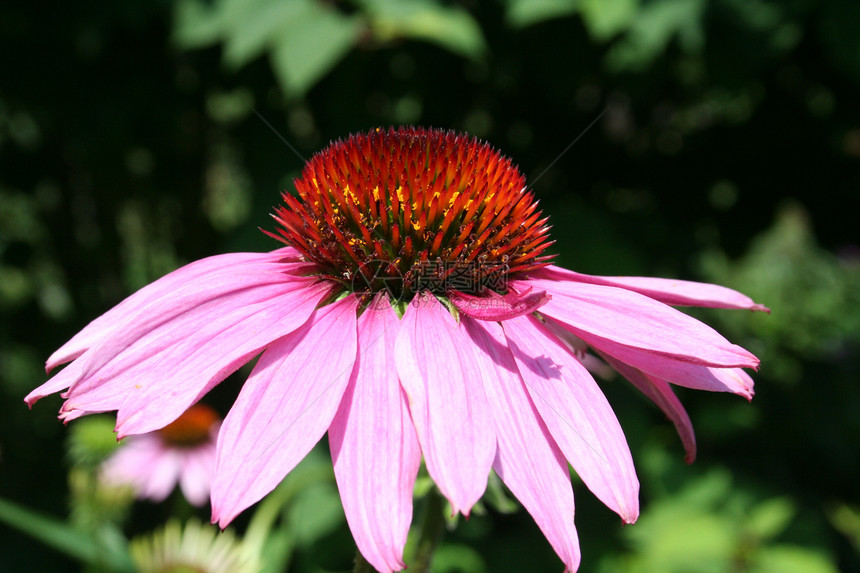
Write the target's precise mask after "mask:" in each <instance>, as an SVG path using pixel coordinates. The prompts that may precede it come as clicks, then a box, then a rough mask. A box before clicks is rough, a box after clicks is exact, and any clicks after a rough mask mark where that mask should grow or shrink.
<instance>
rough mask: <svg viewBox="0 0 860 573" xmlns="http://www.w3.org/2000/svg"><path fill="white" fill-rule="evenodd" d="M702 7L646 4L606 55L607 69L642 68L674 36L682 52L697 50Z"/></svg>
mask: <svg viewBox="0 0 860 573" xmlns="http://www.w3.org/2000/svg"><path fill="white" fill-rule="evenodd" d="M618 1H619V2H621V1H624V0H618ZM705 7H706V5H705V2H704V0H655V1H653V2H649V3H647V4H645V5H644V6H642V8H641V9H639V10H638V12H637V13H636V14H634V15H633V16H634V18H633V20H632V22H631V23H630V27H629V30H628V32H627V33H626V34H625V35H624V37H623V38H622V39H621V40H620V41H619V43H618V44H616V45H615V46H613V47H612V49H611V50H610V52H609V53H608V54H607V56H606V59H607V63H608V64H609V66H610V68H612V69H614V70H620V69H641V68H642V67H644V66H645V65H647V64H650V63H651V61H653V60H654V59H655V58H656V57H657V56H659V55H660V54H661V53H662V52H663V50H664V49H665V48H666V46H667V45H668V44H669V42H670V41H671V40H672V39H673V38H675V37H677V38H678V40H679V43H680V45H681V48H682V49H684V50H685V51H688V52H693V51H696V50H698V49H699V48H701V46H702V45H703V44H704V32H703V31H702V18H703V17H704V13H705Z"/></svg>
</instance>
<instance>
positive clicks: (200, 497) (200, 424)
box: [101, 404, 221, 506]
mask: <svg viewBox="0 0 860 573" xmlns="http://www.w3.org/2000/svg"><path fill="white" fill-rule="evenodd" d="M220 425H221V423H220V420H219V418H218V416H217V414H216V413H215V411H214V410H213V409H212V408H210V407H208V406H205V405H203V404H195V405H194V406H191V407H190V408H189V409H188V410H187V411H186V412H184V413H183V414H181V415H180V416H179V418H177V419H176V420H174V421H173V422H171V423H170V424H168V425H167V426H165V427H164V428H161V429H160V430H156V431H154V432H148V433H146V434H140V435H134V436H129V437H127V438H125V441H124V442H123V444H122V445H121V446H120V448H119V449H118V450H117V451H116V452H115V453H114V454H113V455H112V456H111V457H110V458H108V459H107V460H106V461H105V463H104V464H103V465H102V468H101V478H102V479H103V480H104V481H105V482H107V483H110V484H117V485H123V484H127V485H130V486H132V487H133V488H134V490H135V491H136V492H137V496H138V497H140V498H141V499H150V500H152V501H156V502H157V501H163V500H164V499H165V498H166V497H167V496H168V495H170V492H172V491H173V488H175V487H176V484H177V483H178V484H179V486H180V488H181V489H182V494H183V495H184V496H185V499H187V500H188V502H189V503H191V504H193V505H198V506H199V505H204V504H205V503H206V502H207V501H208V500H209V492H210V490H211V487H212V474H213V473H214V471H215V439H216V438H217V437H218V428H219V427H220Z"/></svg>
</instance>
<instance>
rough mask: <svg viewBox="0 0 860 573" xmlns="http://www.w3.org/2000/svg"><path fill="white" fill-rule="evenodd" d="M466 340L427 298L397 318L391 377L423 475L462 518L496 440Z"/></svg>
mask: <svg viewBox="0 0 860 573" xmlns="http://www.w3.org/2000/svg"><path fill="white" fill-rule="evenodd" d="M471 346H473V343H472V342H471V340H470V339H469V337H468V336H467V335H466V333H465V332H464V331H463V329H462V328H460V326H459V325H458V324H457V323H456V322H455V321H454V319H453V318H452V317H451V315H450V314H449V313H448V311H447V310H446V309H445V307H443V306H442V304H441V303H439V302H438V301H437V300H436V299H435V298H434V297H433V296H427V295H426V293H425V294H424V295H422V296H420V297H417V298H415V299H414V300H413V301H412V303H411V304H410V305H409V307H408V308H407V310H406V312H405V313H404V315H403V319H402V320H401V329H400V333H399V334H398V336H397V342H396V345H395V347H396V358H395V360H396V363H397V372H398V374H399V375H400V383H401V385H402V386H403V389H404V390H406V395H407V397H408V399H409V408H410V411H411V413H412V421H413V422H414V423H415V429H416V431H417V432H418V441H419V442H420V443H421V451H422V452H423V453H424V461H425V464H426V465H427V471H428V472H429V473H430V476H431V477H432V478H433V480H434V481H435V482H436V485H437V486H438V487H439V490H440V491H441V492H442V494H443V495H445V497H447V498H448V501H450V502H451V506H452V508H453V510H454V512H455V513H456V512H458V511H459V512H462V513H463V514H464V515H468V513H469V510H470V509H471V507H472V505H474V504H475V502H477V501H478V499H480V497H481V495H483V493H484V489H486V487H487V476H488V475H489V472H490V466H491V465H492V463H493V457H494V456H495V448H496V441H495V435H494V434H493V428H492V424H493V420H492V417H491V415H490V411H489V405H488V404H487V397H486V396H485V395H484V388H483V385H482V384H481V378H480V376H481V372H480V370H479V368H478V365H477V364H476V363H475V357H474V356H473V353H472V352H471Z"/></svg>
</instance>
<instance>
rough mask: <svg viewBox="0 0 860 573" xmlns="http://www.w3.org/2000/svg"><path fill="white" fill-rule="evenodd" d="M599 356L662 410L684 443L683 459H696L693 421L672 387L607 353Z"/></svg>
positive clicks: (691, 461)
mask: <svg viewBox="0 0 860 573" xmlns="http://www.w3.org/2000/svg"><path fill="white" fill-rule="evenodd" d="M601 356H602V358H603V359H604V360H606V361H607V362H608V363H609V364H610V365H611V366H612V367H613V368H615V370H617V371H618V373H619V374H621V375H622V376H624V377H625V378H626V379H627V380H628V381H629V382H630V383H631V384H633V385H634V386H635V387H636V388H638V389H639V391H640V392H642V393H643V394H645V396H646V397H647V398H648V399H649V400H651V401H652V402H654V404H656V405H657V407H658V408H660V409H661V410H663V413H664V414H666V417H668V418H669V420H671V421H672V424H674V425H675V429H676V430H677V432H678V436H679V437H680V438H681V443H682V444H683V445H684V451H685V452H686V456H685V457H684V461H686V462H687V463H688V464H691V463H693V461H694V460H695V459H696V434H695V433H694V432H693V423H692V422H691V421H690V416H689V415H687V411H686V410H685V409H684V406H683V405H682V404H681V401H680V400H678V397H677V396H676V395H675V393H674V392H673V391H672V387H671V386H669V384H668V383H666V382H665V381H663V380H660V379H659V378H655V377H653V376H649V375H648V374H645V373H644V372H642V371H641V370H637V369H636V368H633V367H632V366H630V365H628V364H625V363H624V362H621V361H620V360H616V359H614V358H613V357H612V356H609V355H607V354H601Z"/></svg>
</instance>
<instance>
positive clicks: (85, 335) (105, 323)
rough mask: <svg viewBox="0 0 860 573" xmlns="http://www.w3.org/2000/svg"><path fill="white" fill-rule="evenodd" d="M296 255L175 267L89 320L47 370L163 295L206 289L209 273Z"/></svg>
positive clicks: (244, 256)
mask: <svg viewBox="0 0 860 573" xmlns="http://www.w3.org/2000/svg"><path fill="white" fill-rule="evenodd" d="M298 256H299V254H298V251H296V250H295V249H293V248H292V247H284V248H281V249H278V250H276V251H273V252H271V253H231V254H226V255H217V256H214V257H207V258H205V259H200V260H199V261H195V262H193V263H190V264H188V265H185V266H184V267H181V268H179V269H176V270H175V271H173V272H171V273H169V274H167V275H165V276H163V277H161V278H160V279H158V280H157V281H155V282H153V283H151V284H149V285H147V286H145V287H143V288H142V289H140V290H138V291H137V292H135V293H134V294H132V295H130V296H129V297H127V298H126V299H125V300H123V301H122V302H120V303H119V304H118V305H116V306H115V307H113V308H112V309H111V310H109V311H108V312H106V313H104V314H103V315H101V316H100V317H98V318H96V319H95V320H93V321H92V322H90V323H89V324H88V325H87V326H85V327H84V328H83V329H82V330H81V331H80V332H78V333H77V334H76V335H75V336H74V337H72V339H71V340H69V341H68V342H66V343H65V344H64V345H63V346H61V347H60V348H59V349H58V350H57V351H56V352H54V353H53V354H52V355H51V356H50V358H48V361H47V364H46V370H47V371H48V372H50V371H51V370H52V369H54V368H55V367H57V366H58V365H60V364H63V363H64V362H68V361H70V360H74V359H75V358H77V357H78V356H80V355H81V354H83V353H84V352H85V351H86V350H87V349H88V348H90V347H92V346H93V345H95V344H97V343H98V342H99V340H101V339H102V338H103V337H104V336H105V335H107V334H108V333H110V332H111V331H113V330H114V329H116V328H117V327H118V326H120V325H121V324H123V323H125V322H126V321H127V320H128V319H129V318H130V317H132V316H134V315H135V314H136V313H137V312H138V311H140V310H141V309H143V308H145V307H147V306H150V305H153V304H158V303H159V302H160V301H161V300H162V299H164V298H165V297H168V299H169V297H171V296H172V295H173V293H175V292H176V291H177V290H178V289H180V288H187V287H188V285H196V286H197V287H198V288H199V289H201V290H205V289H206V288H207V281H208V279H209V277H210V276H212V275H218V274H224V273H228V274H233V275H241V274H242V273H243V272H244V271H245V268H246V267H249V266H250V267H252V268H256V267H259V266H260V265H261V264H265V263H274V262H277V261H281V260H285V261H296V260H298Z"/></svg>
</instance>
